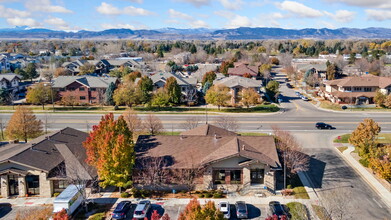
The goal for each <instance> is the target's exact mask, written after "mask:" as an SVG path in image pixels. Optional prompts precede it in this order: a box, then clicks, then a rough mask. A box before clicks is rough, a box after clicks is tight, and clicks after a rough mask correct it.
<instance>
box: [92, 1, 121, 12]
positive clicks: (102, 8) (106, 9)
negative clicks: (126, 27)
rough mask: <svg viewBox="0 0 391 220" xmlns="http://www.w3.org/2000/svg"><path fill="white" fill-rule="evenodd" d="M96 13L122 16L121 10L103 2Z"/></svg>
mask: <svg viewBox="0 0 391 220" xmlns="http://www.w3.org/2000/svg"><path fill="white" fill-rule="evenodd" d="M96 11H97V12H99V13H101V14H104V15H120V14H121V10H120V9H119V8H117V7H114V6H113V5H110V4H108V3H106V2H102V4H101V5H99V6H98V7H97V8H96Z"/></svg>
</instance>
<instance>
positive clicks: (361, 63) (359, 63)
mask: <svg viewBox="0 0 391 220" xmlns="http://www.w3.org/2000/svg"><path fill="white" fill-rule="evenodd" d="M354 65H355V66H356V67H357V69H358V70H359V71H360V74H361V75H362V74H363V73H364V72H368V71H369V67H370V65H371V64H370V63H369V62H368V61H367V59H358V60H356V62H354Z"/></svg>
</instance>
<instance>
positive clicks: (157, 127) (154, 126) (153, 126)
mask: <svg viewBox="0 0 391 220" xmlns="http://www.w3.org/2000/svg"><path fill="white" fill-rule="evenodd" d="M143 127H144V129H145V130H147V131H148V133H149V134H150V135H156V134H159V133H160V132H162V131H163V124H162V121H161V120H160V119H159V118H158V117H156V116H155V115H154V114H149V115H148V116H147V117H146V118H145V120H144V121H143Z"/></svg>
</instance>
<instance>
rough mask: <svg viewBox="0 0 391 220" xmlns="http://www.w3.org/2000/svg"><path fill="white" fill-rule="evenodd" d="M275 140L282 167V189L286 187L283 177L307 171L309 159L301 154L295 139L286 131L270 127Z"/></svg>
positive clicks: (274, 126)
mask: <svg viewBox="0 0 391 220" xmlns="http://www.w3.org/2000/svg"><path fill="white" fill-rule="evenodd" d="M272 129H273V132H274V135H275V139H276V145H277V149H278V152H279V155H280V159H281V160H282V161H283V165H284V188H285V187H286V179H285V176H286V175H288V176H289V177H292V176H293V175H295V174H297V173H298V172H304V171H307V170H308V168H309V157H308V155H307V154H305V153H303V152H302V148H301V146H300V144H299V143H298V141H297V140H296V138H295V137H294V136H293V135H292V134H291V133H290V132H288V131H285V130H282V129H280V128H279V127H278V126H276V125H272Z"/></svg>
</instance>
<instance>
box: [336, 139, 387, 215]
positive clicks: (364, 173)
mask: <svg viewBox="0 0 391 220" xmlns="http://www.w3.org/2000/svg"><path fill="white" fill-rule="evenodd" d="M345 146H347V147H348V149H346V150H345V151H343V153H341V152H340V151H339V150H338V149H336V151H338V153H339V154H340V155H342V158H343V159H344V160H345V161H346V162H348V163H349V164H350V166H351V167H353V168H354V169H355V170H356V171H357V173H358V174H360V176H361V177H362V178H363V179H364V180H365V181H366V182H367V183H368V184H369V185H370V186H371V187H372V188H373V189H374V190H375V191H376V192H377V193H378V194H379V196H380V197H381V198H382V199H383V201H384V203H385V204H386V205H387V206H388V207H389V208H391V192H390V191H389V190H387V189H386V188H385V187H384V186H383V185H382V184H381V183H380V182H379V181H378V180H377V179H376V178H375V177H374V176H373V175H372V174H371V173H370V172H368V170H366V169H365V168H364V167H363V166H362V165H361V164H360V163H359V162H358V161H357V160H356V159H354V158H353V156H352V155H351V152H353V151H354V147H353V146H350V145H345Z"/></svg>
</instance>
